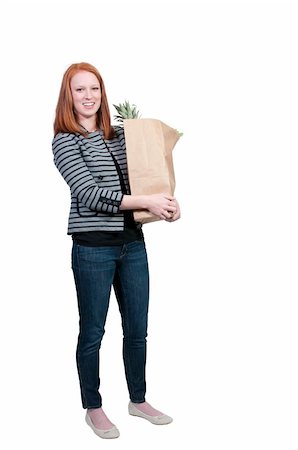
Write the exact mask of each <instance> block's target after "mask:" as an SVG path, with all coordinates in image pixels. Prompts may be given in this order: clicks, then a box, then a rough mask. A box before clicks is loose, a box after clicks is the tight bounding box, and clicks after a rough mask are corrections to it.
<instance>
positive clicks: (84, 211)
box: [52, 126, 129, 234]
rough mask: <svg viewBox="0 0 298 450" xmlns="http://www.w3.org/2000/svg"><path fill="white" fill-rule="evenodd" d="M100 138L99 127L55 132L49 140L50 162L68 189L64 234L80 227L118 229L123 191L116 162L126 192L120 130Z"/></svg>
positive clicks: (121, 216) (123, 145)
mask: <svg viewBox="0 0 298 450" xmlns="http://www.w3.org/2000/svg"><path fill="white" fill-rule="evenodd" d="M115 131H116V135H115V137H114V138H113V139H111V140H106V141H104V138H103V134H102V131H95V132H93V133H89V135H88V137H87V138H85V137H84V136H82V135H80V134H70V133H58V134H57V135H56V136H55V137H54V138H53V141H52V150H53V154H54V163H55V165H56V167H57V168H58V170H59V172H60V173H61V175H62V176H63V178H64V180H65V181H66V183H67V184H68V186H69V188H70V193H71V205H70V212H69V218H68V230H67V233H68V234H72V233H74V232H82V231H122V230H123V229H124V214H123V212H122V211H120V210H119V207H120V203H121V201H122V197H123V193H122V192H121V183H120V178H119V174H118V172H117V168H116V164H115V161H114V159H115V160H116V162H117V163H118V165H119V167H120V169H121V172H122V176H123V180H124V183H125V186H126V189H127V192H129V183H128V172H127V163H126V150H125V138H124V130H123V128H121V127H119V126H118V127H115Z"/></svg>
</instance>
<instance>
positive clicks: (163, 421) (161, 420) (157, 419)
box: [128, 402, 173, 425]
mask: <svg viewBox="0 0 298 450" xmlns="http://www.w3.org/2000/svg"><path fill="white" fill-rule="evenodd" d="M128 412H129V414H130V415H131V416H137V417H142V418H143V419H146V420H149V422H151V423H153V424H154V425H167V424H168V423H171V422H173V419H172V417H170V416H167V415H166V414H161V415H160V416H149V415H148V414H145V413H143V412H142V411H140V410H139V409H138V408H136V407H135V405H134V404H133V403H132V402H129V404H128Z"/></svg>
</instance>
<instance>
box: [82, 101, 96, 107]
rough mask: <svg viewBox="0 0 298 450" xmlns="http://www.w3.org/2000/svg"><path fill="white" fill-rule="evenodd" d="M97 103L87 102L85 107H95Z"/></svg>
mask: <svg viewBox="0 0 298 450" xmlns="http://www.w3.org/2000/svg"><path fill="white" fill-rule="evenodd" d="M94 105H95V103H94V102H85V103H83V106H94Z"/></svg>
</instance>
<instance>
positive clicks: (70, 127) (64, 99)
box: [54, 62, 114, 139]
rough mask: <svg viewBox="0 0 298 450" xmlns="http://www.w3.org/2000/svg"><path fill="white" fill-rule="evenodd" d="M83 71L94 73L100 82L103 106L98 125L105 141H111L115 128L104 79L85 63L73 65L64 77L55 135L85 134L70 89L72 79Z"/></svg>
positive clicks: (97, 120) (100, 110)
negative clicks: (112, 123)
mask: <svg viewBox="0 0 298 450" xmlns="http://www.w3.org/2000/svg"><path fill="white" fill-rule="evenodd" d="M81 70H86V71H87V72H91V73H93V74H94V75H95V76H96V78H97V79H98V81H99V85H100V89H101V105H100V108H99V110H98V111H97V119H96V125H97V127H98V128H99V129H101V130H103V134H104V137H105V139H111V138H112V137H113V136H114V128H113V127H112V125H111V116H110V110H109V105H108V100H107V95H106V90H105V86H104V82H103V79H102V77H101V75H100V73H99V72H98V70H97V69H96V68H95V67H94V66H92V65H91V64H88V63H85V62H81V63H75V64H72V65H71V66H69V68H68V69H67V70H66V72H65V73H64V75H63V79H62V83H61V88H60V93H59V98H58V103H57V106H56V116H55V120H54V134H55V135H56V134H57V133H60V132H62V133H80V134H85V133H84V132H83V131H82V127H81V126H80V124H79V123H78V121H77V118H76V115H75V112H74V108H73V99H72V94H71V89H70V82H71V79H72V77H73V76H74V75H75V74H76V73H78V72H79V71H81Z"/></svg>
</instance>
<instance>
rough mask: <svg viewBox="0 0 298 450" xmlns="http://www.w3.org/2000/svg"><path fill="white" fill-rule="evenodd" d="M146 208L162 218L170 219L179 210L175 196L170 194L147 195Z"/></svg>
mask: <svg viewBox="0 0 298 450" xmlns="http://www.w3.org/2000/svg"><path fill="white" fill-rule="evenodd" d="M145 197H146V200H145V201H146V203H147V206H146V209H148V211H149V212H151V213H152V214H154V215H155V216H157V217H159V218H160V219H161V220H168V219H171V218H172V217H173V215H174V214H175V213H176V211H177V206H176V202H175V198H174V197H172V196H171V195H168V194H164V193H162V194H151V195H146V196H145Z"/></svg>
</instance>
